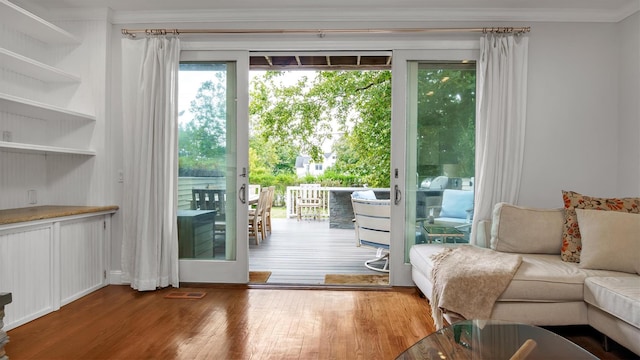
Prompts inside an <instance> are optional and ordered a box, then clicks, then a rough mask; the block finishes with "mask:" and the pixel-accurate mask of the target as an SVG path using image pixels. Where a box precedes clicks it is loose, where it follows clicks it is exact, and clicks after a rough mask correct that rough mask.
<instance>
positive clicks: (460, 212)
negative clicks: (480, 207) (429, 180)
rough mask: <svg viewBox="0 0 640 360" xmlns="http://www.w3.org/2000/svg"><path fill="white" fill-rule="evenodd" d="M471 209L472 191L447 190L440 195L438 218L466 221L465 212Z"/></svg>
mask: <svg viewBox="0 0 640 360" xmlns="http://www.w3.org/2000/svg"><path fill="white" fill-rule="evenodd" d="M471 209H473V191H466V190H452V189H447V190H445V191H444V192H443V193H442V209H441V210H440V215H439V217H448V218H458V219H466V218H467V210H471Z"/></svg>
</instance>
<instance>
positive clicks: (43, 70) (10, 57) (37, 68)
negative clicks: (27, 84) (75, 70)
mask: <svg viewBox="0 0 640 360" xmlns="http://www.w3.org/2000/svg"><path fill="white" fill-rule="evenodd" d="M0 64H2V67H3V68H5V69H9V70H12V71H14V72H17V73H20V74H23V75H27V76H30V77H33V78H36V79H38V80H42V81H44V82H51V83H54V82H63V83H79V82H80V77H79V76H76V75H73V74H69V73H68V72H66V71H63V70H60V69H58V68H55V67H53V66H51V65H47V64H44V63H41V62H39V61H36V60H33V59H30V58H28V57H26V56H23V55H20V54H17V53H14V52H13V51H10V50H7V49H3V48H0Z"/></svg>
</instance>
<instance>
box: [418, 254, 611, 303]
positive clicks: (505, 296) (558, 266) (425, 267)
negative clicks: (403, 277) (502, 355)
mask: <svg viewBox="0 0 640 360" xmlns="http://www.w3.org/2000/svg"><path fill="white" fill-rule="evenodd" d="M448 246H455V245H453V244H419V245H414V246H412V247H411V250H410V252H409V259H410V262H411V265H412V266H413V267H417V268H419V269H420V272H421V273H423V274H425V275H426V276H427V278H429V279H430V278H431V271H432V269H433V260H432V259H431V256H432V255H433V254H437V253H439V252H440V251H442V249H443V248H444V247H448ZM594 271H596V270H594ZM586 274H587V273H586V272H585V271H584V270H582V269H580V268H578V264H575V263H567V262H564V261H562V260H561V259H560V256H559V255H545V254H524V255H522V264H521V265H520V267H519V268H518V271H516V274H515V275H514V277H513V280H512V281H511V283H510V284H509V286H508V287H507V289H506V290H505V291H504V292H503V293H502V295H501V296H500V297H499V298H498V301H499V302H500V301H503V302H565V301H583V296H584V295H583V288H584V279H585V278H586V276H587V275H586ZM605 274H610V273H605ZM470 296H471V294H470Z"/></svg>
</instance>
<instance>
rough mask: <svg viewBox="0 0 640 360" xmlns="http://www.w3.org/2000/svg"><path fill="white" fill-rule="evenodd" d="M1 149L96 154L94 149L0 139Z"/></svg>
mask: <svg viewBox="0 0 640 360" xmlns="http://www.w3.org/2000/svg"><path fill="white" fill-rule="evenodd" d="M0 150H3V151H12V152H20V153H29V154H70V155H86V156H95V155H96V152H95V151H93V150H83V149H73V148H63V147H57V146H44V145H35V144H23V143H15V142H7V141H0Z"/></svg>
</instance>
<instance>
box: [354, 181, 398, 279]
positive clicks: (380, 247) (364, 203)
mask: <svg viewBox="0 0 640 360" xmlns="http://www.w3.org/2000/svg"><path fill="white" fill-rule="evenodd" d="M351 205H352V206H353V214H354V216H355V219H354V225H355V230H356V242H357V246H361V245H364V246H370V247H374V248H376V249H377V250H376V257H375V258H374V259H371V260H367V261H365V262H364V266H366V267H367V268H369V269H371V270H375V271H381V272H389V246H390V244H391V233H390V229H391V201H390V200H378V199H376V197H375V194H374V193H373V191H371V190H367V191H355V192H353V193H352V194H351ZM380 261H384V265H382V267H379V266H375V265H374V263H377V262H380Z"/></svg>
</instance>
